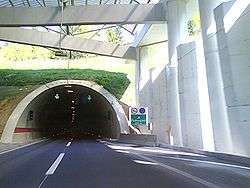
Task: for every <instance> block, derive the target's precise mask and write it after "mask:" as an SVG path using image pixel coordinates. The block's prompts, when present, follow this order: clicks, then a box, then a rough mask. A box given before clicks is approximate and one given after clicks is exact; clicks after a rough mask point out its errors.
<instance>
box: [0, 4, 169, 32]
mask: <svg viewBox="0 0 250 188" xmlns="http://www.w3.org/2000/svg"><path fill="white" fill-rule="evenodd" d="M165 15H166V13H165V10H164V7H163V4H161V3H158V4H148V5H137V4H129V5H120V4H115V5H114V4H109V5H87V6H67V7H65V9H64V20H63V24H64V25H81V24H83V25H91V24H142V23H144V24H145V23H148V24H153V23H163V22H165V21H166V18H165ZM60 22H61V11H60V7H18V8H14V7H2V8H0V27H19V26H51V25H60Z"/></svg>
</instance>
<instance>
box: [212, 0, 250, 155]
mask: <svg viewBox="0 0 250 188" xmlns="http://www.w3.org/2000/svg"><path fill="white" fill-rule="evenodd" d="M249 11H250V2H249V1H230V2H226V3H223V4H221V5H219V6H218V7H217V8H216V9H215V10H214V18H215V23H216V31H217V33H216V36H217V43H218V54H219V60H220V67H221V74H222V81H223V91H224V95H225V102H226V109H227V114H228V122H229V126H230V130H231V137H232V141H233V143H232V145H233V152H234V153H236V154H241V155H246V156H250V149H249V146H248V144H247V143H249V142H250V137H249V132H250V128H249V127H250V116H249V114H250V105H249V104H250V86H249V80H250V69H249V67H250V62H249V58H250V55H249V54H250V50H249V37H250V34H249V33H250V29H249V27H250V24H249V19H250V16H249V15H248V14H247V13H248V12H249ZM243 15H244V16H243Z"/></svg>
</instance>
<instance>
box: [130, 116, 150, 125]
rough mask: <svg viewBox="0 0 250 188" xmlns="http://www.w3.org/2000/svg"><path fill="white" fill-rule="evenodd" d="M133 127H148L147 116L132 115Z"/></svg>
mask: <svg viewBox="0 0 250 188" xmlns="http://www.w3.org/2000/svg"><path fill="white" fill-rule="evenodd" d="M131 125H132V126H136V125H147V119H146V114H131Z"/></svg>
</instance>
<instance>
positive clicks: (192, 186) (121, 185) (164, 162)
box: [0, 140, 250, 188]
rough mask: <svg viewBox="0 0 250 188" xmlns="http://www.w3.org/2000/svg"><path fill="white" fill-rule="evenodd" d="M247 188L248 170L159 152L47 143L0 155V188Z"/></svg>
mask: <svg viewBox="0 0 250 188" xmlns="http://www.w3.org/2000/svg"><path fill="white" fill-rule="evenodd" d="M12 187H15V188H29V187H32V188H57V187H58V188H64V187H65V188H78V187H79V188H95V187H96V188H158V187H159V188H168V187H169V188H198V187H199V188H204V187H214V188H217V187H227V188H228V187H232V188H250V168H249V167H246V166H242V165H240V164H232V163H228V162H226V161H221V160H218V159H214V158H211V157H207V156H203V155H197V154H192V153H182V152H178V151H174V150H168V149H162V148H157V147H140V146H136V145H129V144H119V143H114V142H113V143H111V142H105V141H100V140H99V141H96V140H49V141H44V142H41V143H37V144H34V145H31V146H28V147H25V148H21V149H17V150H14V151H11V152H8V153H3V154H0V188H12Z"/></svg>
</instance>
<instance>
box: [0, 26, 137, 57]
mask: <svg viewBox="0 0 250 188" xmlns="http://www.w3.org/2000/svg"><path fill="white" fill-rule="evenodd" d="M0 40H3V41H7V42H15V43H20V44H28V45H34V46H42V47H49V48H59V40H60V37H59V34H56V33H49V32H41V31H37V30H31V29H23V28H6V27H0ZM61 48H62V49H64V50H71V51H77V52H86V53H91V54H97V55H103V56H110V57H118V58H123V59H133V60H135V59H136V50H135V48H134V47H130V46H125V45H118V44H113V43H108V42H101V41H96V40H91V39H83V38H77V37H72V36H65V35H63V36H62V41H61Z"/></svg>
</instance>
